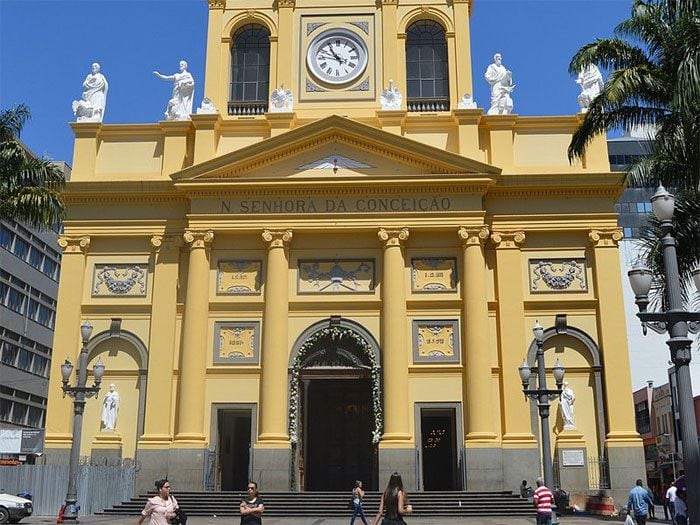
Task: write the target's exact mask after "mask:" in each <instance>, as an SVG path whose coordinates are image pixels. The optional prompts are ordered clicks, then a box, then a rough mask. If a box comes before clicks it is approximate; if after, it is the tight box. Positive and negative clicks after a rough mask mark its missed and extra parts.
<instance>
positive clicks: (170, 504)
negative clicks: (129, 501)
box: [137, 479, 177, 525]
mask: <svg viewBox="0 0 700 525" xmlns="http://www.w3.org/2000/svg"><path fill="white" fill-rule="evenodd" d="M156 489H158V495H157V496H153V497H152V498H149V499H148V501H146V506H145V507H144V509H143V510H142V511H141V516H140V517H139V520H138V522H137V525H141V524H142V523H143V521H144V520H145V519H146V517H148V518H149V521H148V524H149V525H169V520H170V519H172V518H174V517H175V509H177V500H176V499H175V498H174V497H172V496H171V495H170V482H169V481H168V480H167V479H159V480H158V481H156Z"/></svg>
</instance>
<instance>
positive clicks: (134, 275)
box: [92, 263, 148, 297]
mask: <svg viewBox="0 0 700 525" xmlns="http://www.w3.org/2000/svg"><path fill="white" fill-rule="evenodd" d="M147 277H148V264H147V263H137V264H96V265H95V270H94V274H93V279H92V282H93V285H92V296H93V297H108V296H115V295H116V296H120V297H145V296H146V280H147Z"/></svg>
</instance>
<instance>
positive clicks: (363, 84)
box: [350, 77, 369, 91]
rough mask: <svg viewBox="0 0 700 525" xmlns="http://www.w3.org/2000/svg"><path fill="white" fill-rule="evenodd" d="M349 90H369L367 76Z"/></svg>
mask: <svg viewBox="0 0 700 525" xmlns="http://www.w3.org/2000/svg"><path fill="white" fill-rule="evenodd" d="M350 91H369V77H367V78H366V79H364V80H363V81H362V82H360V83H359V84H358V85H356V86H355V87H354V88H351V89H350Z"/></svg>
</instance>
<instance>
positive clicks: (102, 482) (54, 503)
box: [0, 458, 136, 516]
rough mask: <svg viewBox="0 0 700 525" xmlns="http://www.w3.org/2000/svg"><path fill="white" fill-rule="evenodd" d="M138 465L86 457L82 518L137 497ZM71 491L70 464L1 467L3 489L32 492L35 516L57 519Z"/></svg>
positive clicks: (80, 474)
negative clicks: (69, 483)
mask: <svg viewBox="0 0 700 525" xmlns="http://www.w3.org/2000/svg"><path fill="white" fill-rule="evenodd" d="M135 477H136V465H135V463H134V461H133V460H130V459H124V460H119V459H118V458H82V459H81V464H80V467H79V468H78V505H80V512H79V514H80V515H81V516H87V515H90V514H94V513H96V512H100V511H102V510H104V509H105V508H109V507H111V506H113V505H116V504H117V503H121V502H122V501H128V500H129V499H131V498H132V497H133V496H134V486H135V485H134V480H135ZM67 488H68V465H51V464H48V465H16V466H0V490H4V491H5V492H7V493H8V494H17V493H19V492H29V493H30V494H32V497H33V504H34V514H35V515H37V516H56V515H58V511H59V509H60V508H61V505H63V501H64V499H65V497H66V490H67Z"/></svg>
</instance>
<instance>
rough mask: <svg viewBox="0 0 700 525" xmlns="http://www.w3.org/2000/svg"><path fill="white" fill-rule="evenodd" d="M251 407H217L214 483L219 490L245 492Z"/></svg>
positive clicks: (251, 433)
mask: <svg viewBox="0 0 700 525" xmlns="http://www.w3.org/2000/svg"><path fill="white" fill-rule="evenodd" d="M253 414H254V412H253V408H251V407H241V408H219V409H218V410H217V432H218V442H217V453H218V454H217V481H218V483H217V485H218V487H219V490H226V491H228V490H230V491H240V492H245V489H246V486H247V485H248V481H249V479H250V474H251V473H250V467H251V465H250V452H251V444H252V436H253V430H254V428H253Z"/></svg>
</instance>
